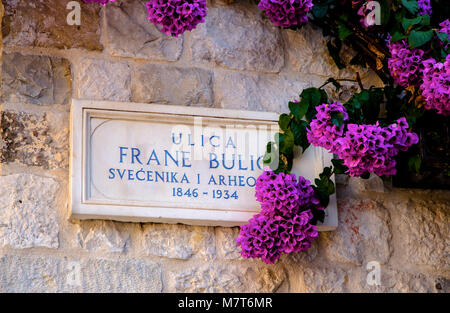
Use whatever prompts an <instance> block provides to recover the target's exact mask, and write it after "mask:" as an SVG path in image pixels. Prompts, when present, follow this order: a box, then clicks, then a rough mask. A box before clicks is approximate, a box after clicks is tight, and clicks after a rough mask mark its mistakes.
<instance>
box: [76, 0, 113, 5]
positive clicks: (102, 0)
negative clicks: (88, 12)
mask: <svg viewBox="0 0 450 313" xmlns="http://www.w3.org/2000/svg"><path fill="white" fill-rule="evenodd" d="M83 1H84V2H86V3H92V2H95V3H98V4H101V5H106V4H107V3H108V2H115V1H116V0H83Z"/></svg>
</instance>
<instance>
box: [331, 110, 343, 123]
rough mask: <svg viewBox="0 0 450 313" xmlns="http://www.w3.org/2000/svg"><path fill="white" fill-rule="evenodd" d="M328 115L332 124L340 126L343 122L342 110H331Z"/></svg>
mask: <svg viewBox="0 0 450 313" xmlns="http://www.w3.org/2000/svg"><path fill="white" fill-rule="evenodd" d="M330 116H331V123H332V124H333V125H336V126H337V127H341V126H342V125H343V124H344V114H343V113H342V112H337V111H333V112H331V114H330Z"/></svg>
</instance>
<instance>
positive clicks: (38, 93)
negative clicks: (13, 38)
mask: <svg viewBox="0 0 450 313" xmlns="http://www.w3.org/2000/svg"><path fill="white" fill-rule="evenodd" d="M2 73H3V75H2V87H1V89H2V91H1V93H2V96H1V100H2V102H10V103H31V104H37V105H50V104H67V103H69V100H70V98H71V96H72V75H71V72H70V63H69V61H67V60H66V59H62V58H55V57H48V56H39V55H23V54H20V53H5V54H4V55H3V67H2Z"/></svg>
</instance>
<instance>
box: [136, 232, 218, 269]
mask: <svg viewBox="0 0 450 313" xmlns="http://www.w3.org/2000/svg"><path fill="white" fill-rule="evenodd" d="M143 235H144V237H143V241H144V251H145V253H147V254H148V255H156V256H160V257H167V258H173V259H184V260H186V259H189V258H191V257H194V258H201V259H204V260H211V259H214V258H215V257H216V245H215V242H214V230H213V229H212V228H211V227H199V226H197V227H193V226H185V225H170V224H149V225H147V226H146V227H145V228H144V233H143Z"/></svg>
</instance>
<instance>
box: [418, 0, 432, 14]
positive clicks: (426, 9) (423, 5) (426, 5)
mask: <svg viewBox="0 0 450 313" xmlns="http://www.w3.org/2000/svg"><path fill="white" fill-rule="evenodd" d="M417 4H418V5H419V12H418V13H419V15H424V14H428V15H430V16H431V13H433V10H432V9H431V3H430V0H418V1H417Z"/></svg>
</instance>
